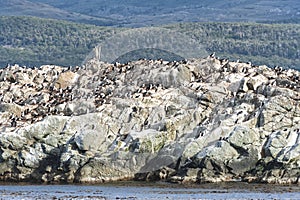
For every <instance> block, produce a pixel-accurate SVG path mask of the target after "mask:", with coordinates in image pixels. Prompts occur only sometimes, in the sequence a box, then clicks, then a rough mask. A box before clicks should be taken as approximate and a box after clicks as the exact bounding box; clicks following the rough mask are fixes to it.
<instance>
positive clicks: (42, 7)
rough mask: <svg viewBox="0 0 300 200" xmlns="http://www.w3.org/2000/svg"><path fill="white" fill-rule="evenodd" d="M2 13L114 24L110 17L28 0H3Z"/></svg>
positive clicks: (1, 2)
mask: <svg viewBox="0 0 300 200" xmlns="http://www.w3.org/2000/svg"><path fill="white" fill-rule="evenodd" d="M0 15H2V16H36V17H42V18H50V19H60V20H68V21H76V22H82V23H93V24H97V25H113V24H114V23H113V21H112V20H110V19H108V18H100V17H92V16H88V15H85V14H83V13H76V12H72V11H68V10H65V9H60V8H59V7H55V6H52V5H50V4H45V3H43V2H42V1H41V2H38V1H36V2H33V1H27V0H1V1H0Z"/></svg>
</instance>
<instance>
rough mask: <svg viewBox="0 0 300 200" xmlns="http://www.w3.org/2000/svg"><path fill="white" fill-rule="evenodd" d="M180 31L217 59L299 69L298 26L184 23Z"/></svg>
mask: <svg viewBox="0 0 300 200" xmlns="http://www.w3.org/2000/svg"><path fill="white" fill-rule="evenodd" d="M167 27H168V28H171V29H175V30H177V31H181V32H183V33H185V34H187V35H189V36H190V37H192V38H194V39H195V40H197V41H199V44H201V45H202V46H204V47H206V50H207V51H208V52H216V54H217V56H219V57H223V58H229V59H231V60H240V61H243V62H248V61H251V62H252V63H254V64H257V65H262V64H266V65H269V66H274V65H281V66H284V67H286V68H297V69H300V48H299V47H300V24H258V23H184V24H176V25H171V26H167Z"/></svg>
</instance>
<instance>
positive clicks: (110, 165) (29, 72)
mask: <svg viewBox="0 0 300 200" xmlns="http://www.w3.org/2000/svg"><path fill="white" fill-rule="evenodd" d="M299 77H300V73H299V72H298V71H295V70H291V69H289V70H284V69H282V68H280V67H275V68H269V67H267V66H254V65H251V64H250V63H239V62H231V61H228V60H226V59H217V58H215V57H207V58H203V59H191V60H185V61H181V62H166V61H162V60H155V61H153V60H139V61H135V62H130V63H127V64H118V63H117V64H115V65H112V64H107V63H103V62H99V61H96V60H91V61H89V62H87V63H86V65H85V66H82V67H70V68H68V69H67V68H63V67H59V66H42V67H40V68H33V69H31V68H24V67H20V66H17V65H14V66H9V67H6V68H4V69H0V180H1V181H27V182H46V183H63V182H67V183H74V182H80V183H102V182H109V181H118V180H147V181H152V180H153V181H154V180H163V181H168V182H174V183H206V182H226V181H243V182H260V183H280V184H291V183H293V184H299V183H300V167H299V166H300V105H299V103H300V101H299V100H300V78H299Z"/></svg>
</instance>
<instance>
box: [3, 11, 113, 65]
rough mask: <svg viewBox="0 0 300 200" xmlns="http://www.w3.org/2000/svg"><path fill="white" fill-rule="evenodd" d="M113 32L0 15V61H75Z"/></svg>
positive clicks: (77, 61) (99, 28)
mask: <svg viewBox="0 0 300 200" xmlns="http://www.w3.org/2000/svg"><path fill="white" fill-rule="evenodd" d="M113 32H114V30H113V29H112V28H106V27H98V26H93V25H84V24H75V23H70V22H66V21H58V20H49V19H40V18H31V17H0V64H1V66H4V65H6V64H7V63H18V64H21V65H27V66H40V65H42V64H57V65H63V66H69V65H78V64H81V62H82V61H83V59H84V58H85V56H86V55H87V54H88V53H89V52H90V51H91V49H93V48H94V46H95V45H96V44H97V43H99V42H100V40H102V39H104V38H106V37H107V36H109V35H111V34H113Z"/></svg>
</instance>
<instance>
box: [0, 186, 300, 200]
mask: <svg viewBox="0 0 300 200" xmlns="http://www.w3.org/2000/svg"><path fill="white" fill-rule="evenodd" d="M0 184H1V185H0V199H300V186H297V185H294V186H292V185H291V186H278V185H263V184H245V183H224V184H203V185H189V186H187V185H177V184H176V185H175V184H166V183H155V184H151V183H135V182H130V183H128V182H126V183H117V184H103V185H20V184H4V183H0Z"/></svg>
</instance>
